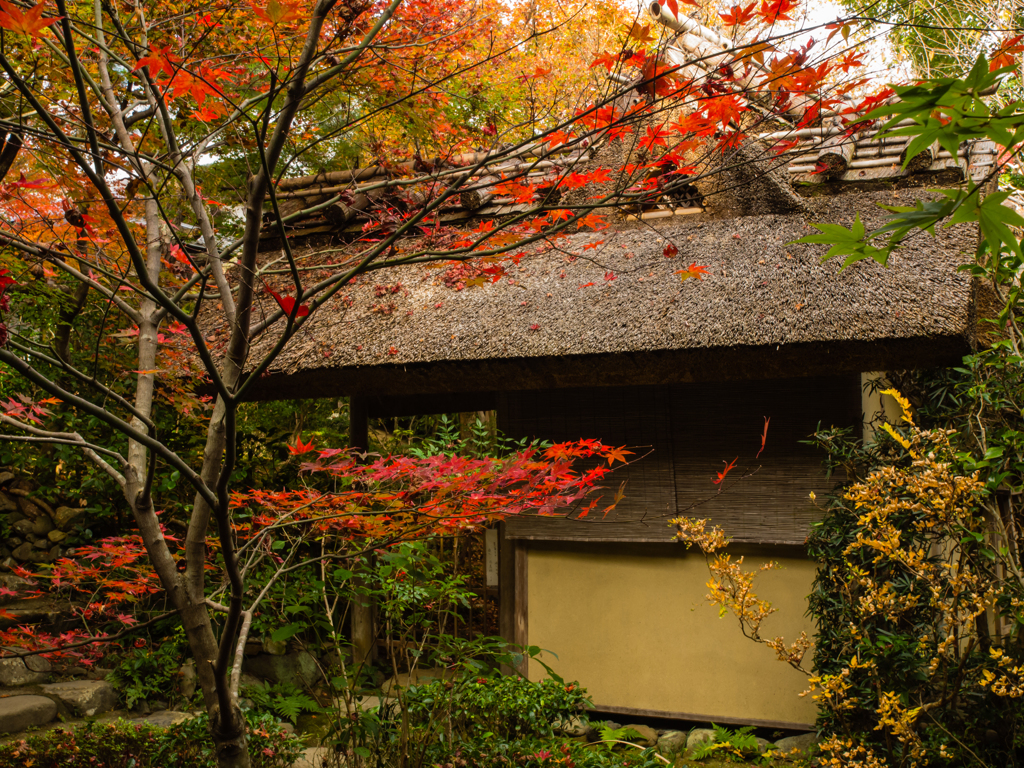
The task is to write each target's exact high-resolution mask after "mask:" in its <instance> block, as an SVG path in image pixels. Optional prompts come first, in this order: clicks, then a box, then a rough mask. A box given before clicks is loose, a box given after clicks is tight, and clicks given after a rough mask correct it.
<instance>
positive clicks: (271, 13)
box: [250, 0, 300, 26]
mask: <svg viewBox="0 0 1024 768" xmlns="http://www.w3.org/2000/svg"><path fill="white" fill-rule="evenodd" d="M250 7H251V8H252V11H253V13H255V14H256V15H257V16H259V17H260V18H261V19H263V20H264V21H266V22H269V23H270V24H273V25H274V26H277V25H278V24H285V23H287V22H289V21H295V20H296V19H298V18H299V15H300V14H299V6H298V4H297V3H296V4H292V3H282V2H280V0H270V2H269V3H267V7H266V8H257V7H256V6H255V5H250Z"/></svg>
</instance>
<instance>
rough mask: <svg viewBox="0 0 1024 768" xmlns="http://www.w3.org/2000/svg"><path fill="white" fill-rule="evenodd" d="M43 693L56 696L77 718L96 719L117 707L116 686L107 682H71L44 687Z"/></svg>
mask: <svg viewBox="0 0 1024 768" xmlns="http://www.w3.org/2000/svg"><path fill="white" fill-rule="evenodd" d="M43 693H45V694H47V695H50V696H56V697H57V698H58V699H60V700H61V702H62V703H63V704H64V706H66V707H67V708H68V709H69V710H71V712H73V713H74V714H75V716H76V717H94V716H95V715H101V714H103V713H104V712H110V711H111V710H112V709H113V708H114V707H116V706H117V694H116V693H115V692H114V686H112V685H111V684H110V683H108V682H107V681H106V680H71V681H69V682H66V683H52V684H50V685H44V686H43Z"/></svg>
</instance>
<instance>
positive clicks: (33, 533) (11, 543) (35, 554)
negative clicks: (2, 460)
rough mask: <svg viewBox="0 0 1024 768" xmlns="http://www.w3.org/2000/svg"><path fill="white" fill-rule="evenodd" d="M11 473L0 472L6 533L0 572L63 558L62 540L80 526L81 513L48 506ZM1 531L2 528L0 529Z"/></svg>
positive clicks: (76, 509) (1, 546)
mask: <svg viewBox="0 0 1024 768" xmlns="http://www.w3.org/2000/svg"><path fill="white" fill-rule="evenodd" d="M33 490H34V488H33V486H32V484H31V483H30V482H29V481H28V480H25V479H18V478H17V477H16V476H15V474H14V473H13V472H10V471H0V516H2V517H3V518H4V519H5V520H4V522H6V524H7V525H6V529H7V530H8V531H9V533H8V536H7V538H6V539H5V540H3V541H2V542H0V571H10V570H11V568H13V567H15V566H18V565H21V564H24V563H52V562H54V561H55V560H57V558H59V557H62V556H63V555H64V543H63V542H64V540H65V539H66V538H67V537H68V534H69V533H71V532H72V531H73V530H74V528H75V526H76V525H77V524H78V523H80V522H81V517H82V514H83V513H84V512H85V510H84V509H81V508H79V507H69V506H58V507H56V508H54V507H52V506H50V505H49V504H48V503H47V502H45V501H43V500H42V499H40V498H38V497H36V496H34V495H32V492H33ZM0 527H3V526H0Z"/></svg>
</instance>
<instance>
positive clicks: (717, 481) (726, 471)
mask: <svg viewBox="0 0 1024 768" xmlns="http://www.w3.org/2000/svg"><path fill="white" fill-rule="evenodd" d="M739 458H740V457H739V456H737V457H736V458H735V459H733V460H732V461H730V462H729V463H728V464H726V465H725V469H723V470H722V471H721V472H719V473H718V477H717V478H715V479H714V480H712V481H711V482H713V483H714V484H715V485H721V484H722V481H723V480H725V476H726V475H728V474H729V473H730V472H731V471H732V469H733V468H734V467H735V466H736V462H737V461H739Z"/></svg>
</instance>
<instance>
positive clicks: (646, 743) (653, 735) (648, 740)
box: [626, 724, 658, 749]
mask: <svg viewBox="0 0 1024 768" xmlns="http://www.w3.org/2000/svg"><path fill="white" fill-rule="evenodd" d="M626 728H630V729H632V730H634V731H636V732H637V733H639V734H640V741H639V742H638V743H639V744H640V746H641V747H643V748H644V749H646V748H647V747H653V746H654V745H655V744H657V743H658V732H657V731H656V730H654V729H653V728H651V727H650V726H649V725H635V724H633V725H627V726H626ZM631 741H636V737H634V738H633V739H631Z"/></svg>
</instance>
